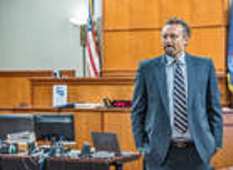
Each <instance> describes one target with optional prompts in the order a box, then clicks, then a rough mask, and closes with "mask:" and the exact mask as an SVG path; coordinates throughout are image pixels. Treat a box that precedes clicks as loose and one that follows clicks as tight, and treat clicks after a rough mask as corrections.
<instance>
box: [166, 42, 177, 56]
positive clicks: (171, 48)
mask: <svg viewBox="0 0 233 170" xmlns="http://www.w3.org/2000/svg"><path fill="white" fill-rule="evenodd" d="M164 51H165V53H166V54H167V55H169V56H171V57H175V54H176V52H177V51H176V48H175V47H174V46H171V45H167V46H165V47H164Z"/></svg>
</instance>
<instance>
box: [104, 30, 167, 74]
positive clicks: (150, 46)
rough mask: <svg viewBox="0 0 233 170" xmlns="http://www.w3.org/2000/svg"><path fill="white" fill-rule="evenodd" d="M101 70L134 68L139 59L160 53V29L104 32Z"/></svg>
mask: <svg viewBox="0 0 233 170" xmlns="http://www.w3.org/2000/svg"><path fill="white" fill-rule="evenodd" d="M103 51H104V56H105V57H104V58H103V63H104V64H103V70H104V71H107V70H119V71H120V70H136V68H137V66H138V64H139V61H141V60H144V59H147V58H152V57H154V56H157V55H160V54H162V52H163V51H162V47H161V41H160V30H141V31H125V32H106V33H104V42H103Z"/></svg>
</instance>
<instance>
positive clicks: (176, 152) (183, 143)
mask: <svg viewBox="0 0 233 170" xmlns="http://www.w3.org/2000/svg"><path fill="white" fill-rule="evenodd" d="M161 37H162V45H163V47H164V51H165V54H164V55H162V56H159V57H156V58H153V59H149V60H146V61H143V62H141V63H140V65H139V67H138V70H137V74H136V79H135V86H134V97H133V105H132V115H131V119H132V128H133V134H134V139H135V143H136V146H137V148H138V149H139V151H140V152H141V153H143V155H144V162H145V167H146V170H209V169H211V166H210V160H211V157H212V156H213V155H214V154H215V153H216V152H217V150H219V148H221V147H222V126H223V123H222V113H221V104H220V101H219V98H220V93H219V89H218V82H217V78H216V73H215V68H214V65H213V62H212V60H211V59H209V58H202V57H197V56H191V55H189V54H187V53H186V52H185V47H186V46H187V44H188V40H189V38H190V28H189V26H188V25H187V24H186V22H184V21H183V20H181V19H178V18H172V19H170V20H168V21H167V22H166V24H165V26H164V27H163V28H162V32H161ZM202 48H204V47H202Z"/></svg>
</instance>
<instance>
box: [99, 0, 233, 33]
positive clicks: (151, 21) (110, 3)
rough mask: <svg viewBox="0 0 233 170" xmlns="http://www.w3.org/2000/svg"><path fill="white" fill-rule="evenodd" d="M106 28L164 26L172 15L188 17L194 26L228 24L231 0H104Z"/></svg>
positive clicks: (104, 25) (104, 23) (122, 28)
mask: <svg viewBox="0 0 233 170" xmlns="http://www.w3.org/2000/svg"><path fill="white" fill-rule="evenodd" d="M103 4H104V5H103V6H104V8H103V13H104V18H103V21H104V22H103V29H104V31H106V30H126V29H135V28H139V29H140V28H161V27H162V25H163V24H164V22H165V21H166V20H167V19H168V18H170V17H172V16H176V17H180V18H183V19H185V20H186V21H187V22H188V23H189V24H190V25H192V26H198V27H201V26H210V25H212V26H213V25H226V24H227V19H226V18H227V11H228V6H229V1H228V0H220V1H211V2H210V1H209V0H191V1H186V0H180V1H179V3H177V1H176V0H153V1H148V3H146V2H145V1H144V0H134V1H130V0H104V1H103Z"/></svg>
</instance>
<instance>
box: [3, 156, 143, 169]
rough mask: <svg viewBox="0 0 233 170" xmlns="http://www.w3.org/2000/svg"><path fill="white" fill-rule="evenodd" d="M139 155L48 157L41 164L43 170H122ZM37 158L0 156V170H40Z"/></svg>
mask: <svg viewBox="0 0 233 170" xmlns="http://www.w3.org/2000/svg"><path fill="white" fill-rule="evenodd" d="M139 157H140V155H138V154H134V155H130V156H119V157H112V158H80V157H77V158H66V157H49V158H46V160H45V162H44V163H45V164H43V167H44V170H74V169H78V170H109V169H110V167H114V168H115V170H122V169H123V168H122V167H123V164H124V163H127V162H131V161H135V160H138V159H139ZM39 162H40V159H39V157H30V156H20V155H8V154H6V155H0V170H29V169H30V170H40V167H41V165H40V163H39Z"/></svg>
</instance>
